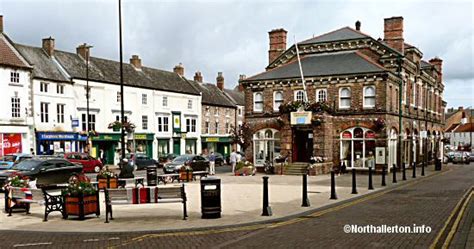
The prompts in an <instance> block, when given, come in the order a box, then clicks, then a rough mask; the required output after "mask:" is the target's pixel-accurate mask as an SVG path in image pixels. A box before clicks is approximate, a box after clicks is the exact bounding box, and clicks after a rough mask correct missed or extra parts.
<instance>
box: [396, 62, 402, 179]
mask: <svg viewBox="0 0 474 249" xmlns="http://www.w3.org/2000/svg"><path fill="white" fill-rule="evenodd" d="M397 62H398V76H399V77H400V81H399V87H398V88H399V89H400V91H399V92H398V157H397V166H398V167H400V165H402V160H403V153H404V152H402V149H403V147H402V135H403V123H402V122H403V109H402V108H403V106H402V98H403V75H402V63H403V58H402V57H401V56H400V57H398V59H397ZM394 170H395V169H394Z"/></svg>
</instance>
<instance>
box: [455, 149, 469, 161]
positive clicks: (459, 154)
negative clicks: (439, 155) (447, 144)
mask: <svg viewBox="0 0 474 249" xmlns="http://www.w3.org/2000/svg"><path fill="white" fill-rule="evenodd" d="M470 160H471V158H470V155H469V152H466V151H456V152H454V158H453V163H454V164H456V163H465V164H469V162H470Z"/></svg>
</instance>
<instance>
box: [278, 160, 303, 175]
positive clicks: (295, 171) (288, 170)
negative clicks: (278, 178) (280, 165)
mask: <svg viewBox="0 0 474 249" xmlns="http://www.w3.org/2000/svg"><path fill="white" fill-rule="evenodd" d="M307 167H308V163H299V162H295V163H291V164H289V165H288V166H286V167H285V169H284V171H283V173H284V174H285V175H301V174H305V173H306V171H307Z"/></svg>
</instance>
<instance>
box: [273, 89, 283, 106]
mask: <svg viewBox="0 0 474 249" xmlns="http://www.w3.org/2000/svg"><path fill="white" fill-rule="evenodd" d="M281 104H283V93H282V92H281V91H276V92H275V93H274V95H273V110H274V111H278V110H279V108H280V106H281Z"/></svg>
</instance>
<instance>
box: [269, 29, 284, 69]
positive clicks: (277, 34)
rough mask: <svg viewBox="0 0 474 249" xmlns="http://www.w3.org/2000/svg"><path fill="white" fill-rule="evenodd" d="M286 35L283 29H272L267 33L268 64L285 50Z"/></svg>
mask: <svg viewBox="0 0 474 249" xmlns="http://www.w3.org/2000/svg"><path fill="white" fill-rule="evenodd" d="M286 33H288V32H287V31H286V30H284V29H274V30H272V31H270V32H268V36H269V39H270V50H268V64H270V63H272V62H273V61H274V60H275V59H276V58H277V57H278V56H280V55H281V54H282V53H283V52H285V50H286Z"/></svg>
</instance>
